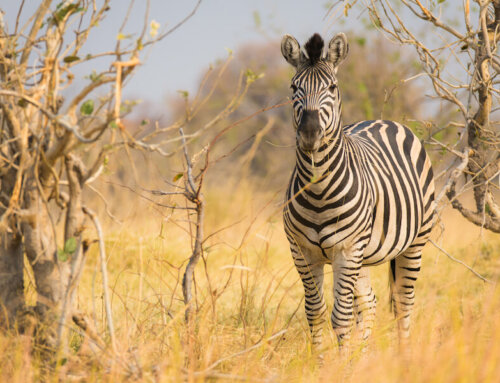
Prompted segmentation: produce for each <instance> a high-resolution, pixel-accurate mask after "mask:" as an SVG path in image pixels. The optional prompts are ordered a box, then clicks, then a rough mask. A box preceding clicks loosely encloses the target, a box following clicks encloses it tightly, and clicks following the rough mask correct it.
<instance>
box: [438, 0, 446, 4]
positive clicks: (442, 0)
mask: <svg viewBox="0 0 500 383" xmlns="http://www.w3.org/2000/svg"><path fill="white" fill-rule="evenodd" d="M445 1H446V0H438V4H441V3H444V2H445Z"/></svg>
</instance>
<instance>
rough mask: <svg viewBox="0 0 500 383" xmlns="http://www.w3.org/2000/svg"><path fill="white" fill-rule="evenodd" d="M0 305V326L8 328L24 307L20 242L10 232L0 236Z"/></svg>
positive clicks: (18, 238) (19, 239)
mask: <svg viewBox="0 0 500 383" xmlns="http://www.w3.org/2000/svg"><path fill="white" fill-rule="evenodd" d="M0 305H1V307H0V326H1V327H3V328H9V327H11V326H13V325H14V324H15V323H16V319H17V314H18V312H19V311H20V310H21V309H22V308H23V307H24V283H23V252H22V243H21V238H20V237H19V236H17V235H15V234H12V233H5V234H4V235H2V236H1V238H0Z"/></svg>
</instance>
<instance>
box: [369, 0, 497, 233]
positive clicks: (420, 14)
mask: <svg viewBox="0 0 500 383" xmlns="http://www.w3.org/2000/svg"><path fill="white" fill-rule="evenodd" d="M476 2H477V4H478V5H479V10H478V11H477V12H476V13H475V14H473V12H472V10H471V7H470V1H469V0H464V1H463V2H462V4H461V5H460V6H461V7H462V12H461V13H462V15H463V20H462V23H463V25H464V30H465V31H466V33H463V32H461V29H460V28H457V27H456V26H455V25H452V24H451V23H449V22H447V21H445V20H446V18H445V17H444V15H446V13H444V14H443V12H442V11H443V10H444V8H441V6H435V7H432V8H431V7H430V6H429V4H428V3H427V2H426V3H425V4H424V2H422V1H420V0H402V4H403V8H405V9H406V10H408V11H409V12H410V13H409V14H410V16H413V17H414V18H416V19H417V21H415V20H413V22H412V23H410V22H408V19H407V16H408V15H407V14H405V13H404V12H403V10H402V9H401V8H398V7H396V6H394V5H393V1H391V0H366V1H365V4H366V6H367V8H368V10H369V13H370V17H371V19H372V22H373V24H374V25H375V26H376V27H377V28H378V29H379V30H381V31H382V32H383V33H384V34H385V35H386V36H388V37H389V38H390V39H391V40H393V41H394V42H396V43H398V44H401V45H408V46H412V47H414V49H415V50H416V52H417V54H418V57H419V59H420V63H421V65H422V69H423V70H424V73H426V75H427V78H428V79H429V80H430V81H431V83H432V85H433V89H434V92H435V94H436V95H437V97H438V98H441V99H442V100H444V101H445V102H448V103H451V104H453V105H455V106H456V107H457V108H458V111H459V112H460V114H461V117H462V119H463V121H464V124H463V127H462V128H458V129H457V131H456V132H457V133H458V134H457V135H456V137H457V140H456V141H455V142H450V141H451V140H449V141H448V142H446V143H443V142H441V141H439V140H438V139H437V138H436V137H433V135H434V134H436V133H437V130H436V131H434V132H431V133H430V134H431V137H430V143H433V144H437V145H439V146H441V147H442V149H443V150H445V151H446V152H447V153H449V154H450V155H451V158H450V160H449V164H448V165H445V169H446V170H444V171H443V172H442V174H447V178H446V180H445V184H444V186H443V187H442V189H441V190H440V191H439V192H438V199H437V200H438V202H440V203H444V201H443V200H442V197H443V196H444V195H446V196H447V198H448V201H449V203H450V204H451V206H452V207H453V208H454V209H456V210H458V211H459V212H460V213H461V214H462V216H463V217H465V218H466V219H468V220H469V221H470V222H472V223H474V224H476V225H478V226H480V227H482V228H486V229H488V230H491V231H494V232H500V215H498V213H500V207H499V206H498V204H497V202H496V200H495V196H494V194H493V193H492V191H491V188H492V185H493V181H494V179H495V176H496V175H498V171H499V169H500V168H499V166H500V146H499V142H500V140H499V137H500V126H499V125H498V122H494V121H492V119H491V118H490V116H491V115H492V114H493V113H494V110H495V108H494V107H495V106H498V105H499V104H500V96H499V94H498V92H496V89H494V87H493V84H495V83H496V82H498V78H499V75H500V57H499V56H498V51H497V48H498V43H499V41H500V1H499V0H481V1H476ZM457 6H458V5H457ZM438 11H439V16H438V13H437V12H438ZM491 15H492V16H491ZM473 18H475V20H474V19H473ZM457 21H458V20H457ZM418 22H420V24H418ZM426 24H427V25H431V26H432V27H433V28H432V29H429V31H430V32H428V33H429V34H432V37H433V38H426V37H417V36H420V35H419V34H418V33H416V32H414V31H412V29H416V28H419V29H420V30H421V29H422V28H421V26H425V25H426ZM438 42H442V44H439V43H438ZM450 58H451V59H450ZM452 71H453V73H452ZM460 71H461V72H460ZM439 131H442V129H440V130H439ZM445 131H446V130H445ZM445 137H446V138H447V139H450V138H452V137H453V133H451V132H450V133H448V134H445ZM464 148H465V149H464ZM457 149H458V151H457ZM462 151H463V152H464V153H466V157H462V158H463V161H458V160H457V159H456V156H457V155H459V154H460V152H462ZM469 177H470V180H471V181H472V186H473V194H474V201H475V210H473V209H469V208H466V207H465V206H464V204H463V203H462V202H460V201H459V199H458V196H459V195H461V194H463V192H464V191H465V190H466V185H467V184H468V181H467V179H468V178H469ZM457 188H459V190H457ZM439 210H442V207H440V208H439Z"/></svg>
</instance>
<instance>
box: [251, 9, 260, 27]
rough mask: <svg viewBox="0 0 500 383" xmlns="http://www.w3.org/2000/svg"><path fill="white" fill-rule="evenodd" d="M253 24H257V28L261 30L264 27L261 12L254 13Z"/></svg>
mask: <svg viewBox="0 0 500 383" xmlns="http://www.w3.org/2000/svg"><path fill="white" fill-rule="evenodd" d="M253 22H254V24H255V28H257V29H260V28H261V27H262V20H261V18H260V13H259V11H254V12H253Z"/></svg>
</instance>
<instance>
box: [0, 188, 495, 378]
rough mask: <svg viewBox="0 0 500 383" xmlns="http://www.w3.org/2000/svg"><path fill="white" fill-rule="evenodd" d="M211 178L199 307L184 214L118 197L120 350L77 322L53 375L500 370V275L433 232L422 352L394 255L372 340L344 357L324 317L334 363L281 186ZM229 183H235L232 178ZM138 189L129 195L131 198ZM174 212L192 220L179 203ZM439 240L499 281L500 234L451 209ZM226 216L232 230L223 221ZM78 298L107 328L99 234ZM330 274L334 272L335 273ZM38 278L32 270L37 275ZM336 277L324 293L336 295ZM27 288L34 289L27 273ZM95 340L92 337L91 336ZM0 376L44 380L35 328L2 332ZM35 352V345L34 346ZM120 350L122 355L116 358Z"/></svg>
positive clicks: (379, 286) (114, 266)
mask: <svg viewBox="0 0 500 383" xmlns="http://www.w3.org/2000/svg"><path fill="white" fill-rule="evenodd" d="M253 189H254V188H253V187H252V186H251V185H249V184H248V185H246V184H245V183H240V186H239V187H238V188H237V190H238V192H233V193H229V192H228V191H227V190H228V189H217V188H211V189H210V190H209V191H207V192H206V193H205V195H206V198H207V212H206V222H205V230H206V232H207V236H208V235H210V234H211V233H214V235H213V236H211V237H210V238H208V239H207V240H206V242H205V244H204V252H205V259H204V260H203V261H200V264H199V265H198V268H197V271H196V308H197V312H196V319H195V327H194V329H193V331H192V332H191V333H189V331H188V330H187V327H186V324H185V321H184V304H183V302H182V289H181V280H182V273H183V269H184V266H185V264H186V260H187V258H188V257H189V255H190V254H191V248H190V246H189V243H190V235H189V232H188V231H187V232H186V231H185V230H184V229H185V227H182V225H180V224H178V223H177V224H176V225H174V224H172V219H173V218H174V217H173V216H172V215H171V214H170V213H168V212H167V211H163V212H162V213H158V208H157V206H155V205H152V204H147V203H144V202H142V203H134V202H131V201H133V200H134V198H132V197H130V195H129V194H127V193H125V192H124V194H123V195H122V196H120V197H121V198H122V200H121V202H120V206H121V208H120V210H121V213H122V216H127V218H125V219H124V220H123V222H122V223H121V224H116V223H115V224H109V225H107V228H106V230H107V239H106V248H107V256H108V271H109V285H110V290H111V291H112V309H113V315H114V322H115V328H116V337H117V350H118V351H117V353H118V357H116V358H111V357H110V355H111V354H110V353H109V352H107V353H101V352H99V351H98V352H97V353H96V354H94V353H93V351H92V348H91V346H92V342H90V341H89V340H88V339H85V338H84V337H83V336H82V334H81V332H78V331H77V330H76V328H72V330H71V331H70V337H71V338H70V348H71V349H70V351H69V357H68V359H67V361H64V362H63V363H62V364H63V365H62V366H61V367H59V370H58V373H57V374H56V375H55V376H54V377H53V378H48V380H49V381H50V380H52V381H86V382H94V381H113V382H114V381H126V380H134V379H137V380H138V381H146V382H147V381H158V382H163V381H184V380H191V381H204V380H209V381H214V380H219V379H220V380H228V381H249V382H254V381H276V382H280V381H287V382H300V381H345V382H347V381H349V382H351V381H352V382H367V381H377V382H400V381H403V382H493V381H498V376H500V288H499V287H498V285H497V284H492V283H485V282H483V281H482V280H480V279H479V278H477V277H476V276H474V275H473V274H472V273H471V272H470V271H469V270H467V269H466V268H465V267H463V266H462V265H460V264H457V263H455V262H452V261H451V260H450V259H448V258H447V257H446V256H445V255H443V254H442V253H440V252H439V251H438V250H437V249H436V248H435V247H434V246H433V245H432V244H428V245H427V247H426V249H425V251H424V257H423V267H422V272H421V274H420V278H419V281H418V284H417V304H416V307H415V311H414V316H413V323H412V325H413V326H412V330H413V332H412V338H411V342H410V345H411V353H410V354H409V355H408V354H406V355H405V354H403V353H401V352H400V350H399V349H398V342H397V334H396V324H395V321H394V319H393V314H392V312H390V310H389V304H388V302H389V298H388V296H389V287H388V265H387V264H385V265H381V266H379V267H375V268H372V280H373V285H374V288H375V291H376V293H377V298H378V307H377V320H376V323H375V326H374V332H373V335H372V338H371V341H370V344H369V347H368V351H367V352H366V353H360V352H358V351H359V350H356V349H354V350H353V353H352V357H351V359H350V360H346V359H345V358H340V357H339V355H338V351H337V348H336V340H335V336H334V333H333V331H332V329H331V327H330V328H328V329H327V330H326V333H325V335H326V337H325V346H326V351H325V355H324V363H323V365H322V366H319V365H318V364H317V363H316V358H315V357H314V356H313V355H311V352H310V345H309V342H308V328H307V324H306V319H305V314H304V309H303V305H304V301H303V289H302V284H301V282H300V280H299V278H298V275H297V272H296V271H295V269H294V266H293V263H292V260H291V257H290V254H289V250H288V244H287V240H286V238H285V235H284V233H283V229H282V224H281V203H280V201H281V199H282V195H283V193H282V192H281V191H280V192H278V193H277V194H275V193H266V192H263V191H260V192H257V191H254V192H251V190H253ZM224 190H225V191H224ZM127 201H128V202H127ZM175 214H176V215H178V216H177V221H176V222H181V219H182V218H181V216H180V215H179V214H182V213H178V212H177V213H175ZM442 221H443V223H444V224H445V228H446V229H445V231H444V233H443V234H442V235H439V231H440V230H439V229H438V230H435V235H434V240H435V241H436V242H437V243H439V244H440V245H441V246H442V247H443V248H445V249H446V250H447V251H448V252H449V253H451V254H453V255H454V256H455V257H457V258H459V259H461V260H463V261H464V262H466V263H467V264H468V265H470V266H472V267H473V268H474V269H475V270H476V271H478V272H479V273H481V274H482V275H483V276H485V277H486V278H488V279H489V280H492V281H497V280H498V278H499V274H500V259H499V257H498V256H499V254H500V238H499V237H498V236H495V235H493V234H490V233H488V232H486V231H483V232H481V230H480V229H479V228H476V227H474V226H472V225H470V224H468V223H466V222H465V221H464V220H463V219H462V218H460V217H459V216H458V214H456V213H455V212H453V211H451V210H445V212H444V214H443V220H442ZM221 229H223V230H221ZM85 267H86V269H85V270H84V273H83V277H82V280H81V282H80V285H79V290H78V298H77V299H78V302H77V306H78V309H79V310H81V311H82V312H85V313H87V314H88V315H89V316H90V317H91V318H93V321H95V323H96V325H97V327H96V331H97V332H98V333H100V334H104V333H106V328H105V315H104V307H103V300H102V287H101V283H100V278H101V276H100V273H99V272H98V269H99V262H98V255H97V246H93V247H92V248H91V250H90V251H89V253H88V256H87V264H86V266H85ZM330 276H331V272H330ZM27 277H28V280H29V275H27ZM331 279H332V278H327V284H326V290H325V291H326V294H325V295H326V298H327V303H328V305H329V307H330V308H331V306H332V293H331V286H332V281H331ZM26 289H27V294H28V295H29V296H31V298H33V299H34V298H35V297H34V294H35V293H34V292H33V286H32V285H31V284H30V283H28V284H27V286H26ZM94 348H95V346H94ZM0 350H2V352H1V356H0V381H2V382H28V381H37V380H38V379H39V378H40V376H41V374H42V371H43V370H44V367H45V366H40V365H39V364H38V362H37V359H36V358H34V357H33V355H34V353H33V352H32V351H33V350H31V341H30V339H29V337H27V336H16V335H15V334H5V333H2V334H1V335H0ZM35 354H36V353H35ZM110 360H114V363H112V362H110Z"/></svg>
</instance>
